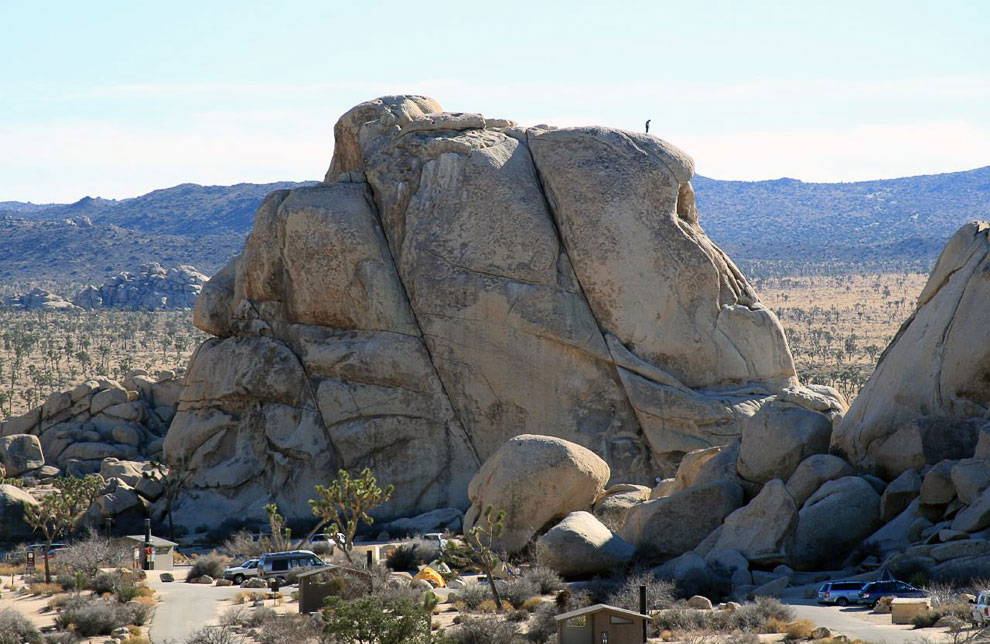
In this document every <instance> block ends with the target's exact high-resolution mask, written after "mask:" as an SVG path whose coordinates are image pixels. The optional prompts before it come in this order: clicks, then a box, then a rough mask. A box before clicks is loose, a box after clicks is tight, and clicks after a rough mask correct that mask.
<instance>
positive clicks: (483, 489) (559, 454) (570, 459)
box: [464, 434, 609, 553]
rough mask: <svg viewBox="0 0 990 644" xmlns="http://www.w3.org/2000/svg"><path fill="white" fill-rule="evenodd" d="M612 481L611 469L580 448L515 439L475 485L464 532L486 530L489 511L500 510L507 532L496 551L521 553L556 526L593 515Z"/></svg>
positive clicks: (479, 475) (534, 438)
mask: <svg viewBox="0 0 990 644" xmlns="http://www.w3.org/2000/svg"><path fill="white" fill-rule="evenodd" d="M608 479H609V468H608V464H606V463H605V461H603V460H602V459H601V458H599V457H598V456H597V455H596V454H595V453H594V452H592V451H590V450H588V449H585V448H584V447H581V446H580V445H576V444H574V443H570V442H568V441H565V440H562V439H560V438H553V437H550V436H534V435H530V434H523V435H521V436H516V437H515V438H513V439H512V440H510V441H508V442H507V443H505V444H504V445H502V447H500V448H499V450H498V451H497V452H495V454H494V455H493V456H492V457H491V458H490V459H488V460H487V461H485V464H484V465H482V466H481V469H480V470H478V473H477V475H475V477H474V478H473V479H472V480H471V486H470V487H469V488H468V496H469V497H470V498H471V507H470V508H468V511H467V514H466V515H465V517H464V532H465V533H467V532H468V531H469V530H470V529H471V528H473V527H474V526H476V525H479V524H480V525H482V526H483V527H484V525H483V524H484V522H485V516H484V514H485V512H486V511H487V509H488V507H489V506H491V507H492V508H494V510H495V511H499V510H502V511H504V512H505V530H504V532H503V533H502V534H501V536H499V537H498V539H496V544H497V546H498V548H497V549H498V550H504V551H506V552H510V553H513V552H518V551H519V550H522V549H523V548H524V547H525V546H526V544H527V543H529V541H530V540H531V539H532V538H533V537H534V536H535V535H536V534H537V533H538V532H540V531H541V530H542V529H544V528H546V527H548V524H550V523H551V522H552V521H553V520H555V519H556V520H559V519H562V518H563V517H565V516H567V515H568V514H570V513H571V512H575V511H578V510H587V509H589V508H590V507H591V505H592V504H593V503H594V502H595V499H597V498H598V496H599V495H600V494H601V493H602V491H603V489H604V486H605V483H606V481H608ZM596 521H597V520H596Z"/></svg>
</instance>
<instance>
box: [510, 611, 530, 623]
mask: <svg viewBox="0 0 990 644" xmlns="http://www.w3.org/2000/svg"><path fill="white" fill-rule="evenodd" d="M505 617H506V619H508V620H509V621H510V622H525V621H526V620H527V619H529V611H528V610H522V609H517V610H514V611H510V612H509V614H508V615H506V616H505Z"/></svg>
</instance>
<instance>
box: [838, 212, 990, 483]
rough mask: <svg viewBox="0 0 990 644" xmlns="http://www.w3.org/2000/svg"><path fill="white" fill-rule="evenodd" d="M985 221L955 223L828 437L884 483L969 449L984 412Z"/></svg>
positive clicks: (989, 264)
mask: <svg viewBox="0 0 990 644" xmlns="http://www.w3.org/2000/svg"><path fill="white" fill-rule="evenodd" d="M988 234H990V224H987V223H979V222H974V223H970V224H966V225H965V226H963V227H962V228H960V229H959V230H958V231H957V232H956V233H955V235H953V236H952V238H951V239H950V240H949V242H948V243H947V244H946V246H945V248H944V249H943V250H942V253H941V255H940V256H939V258H938V262H937V263H936V265H935V268H934V269H933V270H932V273H931V275H930V276H929V278H928V283H927V284H926V285H925V288H924V289H923V290H922V292H921V295H920V296H919V297H918V303H917V305H916V307H915V310H914V313H913V314H912V315H911V317H910V318H909V319H908V320H907V321H906V322H905V323H904V324H903V325H902V326H901V329H900V330H899V331H898V333H897V336H896V337H895V338H894V340H893V341H892V342H891V344H890V346H889V347H887V349H886V351H884V353H883V355H882V356H881V358H880V361H879V362H878V364H877V367H876V370H875V371H874V372H873V375H872V376H870V379H869V380H868V381H867V383H866V385H865V386H864V387H863V389H862V391H861V392H860V393H859V396H858V397H857V398H856V401H855V402H854V403H853V405H852V407H851V408H850V409H849V412H848V413H847V414H846V415H845V417H844V418H843V419H842V421H841V422H840V423H839V425H838V427H837V428H836V432H835V433H834V435H833V437H832V442H833V448H834V449H836V450H838V451H839V452H841V453H842V454H844V455H845V456H846V458H847V459H848V460H849V461H850V462H851V463H853V464H854V465H856V466H859V467H862V468H866V469H869V470H871V471H873V472H875V473H877V474H879V475H881V476H884V477H885V478H888V479H891V478H894V477H895V476H897V475H899V474H900V473H901V472H903V471H905V470H907V469H909V468H921V467H924V466H925V465H927V464H934V463H937V462H938V461H940V460H943V459H959V458H967V457H970V456H972V455H973V452H974V449H975V447H976V443H977V438H978V432H979V427H980V426H982V425H984V424H985V423H986V418H988V410H990V324H987V323H986V321H987V319H988V317H990V280H988V279H987V276H988V275H990V241H988Z"/></svg>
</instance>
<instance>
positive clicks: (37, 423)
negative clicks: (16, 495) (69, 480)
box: [0, 370, 182, 477]
mask: <svg viewBox="0 0 990 644" xmlns="http://www.w3.org/2000/svg"><path fill="white" fill-rule="evenodd" d="M181 388H182V381H181V377H180V376H178V375H176V373H175V372H174V371H161V372H159V373H158V374H157V375H156V376H154V377H153V376H151V375H149V374H148V373H147V372H146V371H144V370H136V371H132V372H130V373H129V374H128V375H127V376H126V377H125V378H124V380H123V382H121V383H118V382H116V381H114V380H110V379H108V378H94V379H90V380H86V381H85V382H83V383H81V384H79V385H77V386H76V387H74V388H73V389H71V390H69V391H57V392H54V393H52V394H51V395H49V396H48V399H47V400H46V401H45V403H44V404H43V405H41V406H39V407H35V408H34V409H31V410H30V411H28V412H26V413H25V414H23V415H21V416H17V417H13V418H9V419H7V420H6V421H4V422H3V423H0V459H2V461H3V465H4V467H5V469H6V472H7V476H17V477H38V476H53V475H58V474H59V473H65V474H68V475H74V476H81V475H84V474H88V473H93V472H97V471H99V470H100V468H101V466H102V464H103V460H104V459H106V458H116V459H121V460H145V459H148V458H152V457H156V458H160V457H161V451H162V442H163V440H164V436H165V434H166V432H167V431H168V425H169V423H170V422H171V420H172V417H173V416H174V415H175V409H176V405H177V404H178V398H179V393H180V391H181Z"/></svg>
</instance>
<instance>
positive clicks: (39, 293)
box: [3, 288, 77, 311]
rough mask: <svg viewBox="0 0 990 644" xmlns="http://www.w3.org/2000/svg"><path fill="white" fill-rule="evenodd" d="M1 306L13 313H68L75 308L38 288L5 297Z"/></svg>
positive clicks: (53, 294) (61, 298)
mask: <svg viewBox="0 0 990 644" xmlns="http://www.w3.org/2000/svg"><path fill="white" fill-rule="evenodd" d="M3 306H4V307H6V308H10V309H14V310H15V311H70V310H72V309H75V308H77V307H76V306H75V305H74V304H72V302H69V301H67V300H65V299H64V298H63V297H62V296H61V295H56V294H55V293H51V292H49V291H46V290H44V289H40V288H34V289H31V290H30V291H28V292H27V293H21V294H20V295H11V296H8V297H5V298H4V299H3Z"/></svg>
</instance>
